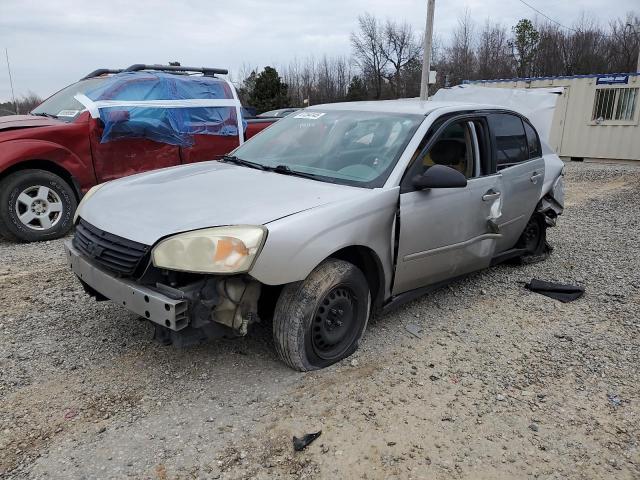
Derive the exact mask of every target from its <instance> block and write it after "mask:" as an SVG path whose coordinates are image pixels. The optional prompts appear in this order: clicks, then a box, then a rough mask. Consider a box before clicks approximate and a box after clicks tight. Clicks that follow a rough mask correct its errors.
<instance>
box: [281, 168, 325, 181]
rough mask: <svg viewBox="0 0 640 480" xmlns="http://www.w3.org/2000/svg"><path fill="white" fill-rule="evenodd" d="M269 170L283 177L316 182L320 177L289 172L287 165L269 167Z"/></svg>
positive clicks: (293, 171)
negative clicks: (288, 176)
mask: <svg viewBox="0 0 640 480" xmlns="http://www.w3.org/2000/svg"><path fill="white" fill-rule="evenodd" d="M269 170H270V171H272V172H276V173H281V174H283V175H292V176H295V177H302V178H310V179H311V180H318V179H319V178H320V175H314V174H313V173H305V172H299V171H298V170H291V167H289V166H288V165H276V166H275V167H269Z"/></svg>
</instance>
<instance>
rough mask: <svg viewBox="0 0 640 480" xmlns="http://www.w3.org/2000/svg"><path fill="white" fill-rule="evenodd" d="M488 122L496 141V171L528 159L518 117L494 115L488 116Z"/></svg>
mask: <svg viewBox="0 0 640 480" xmlns="http://www.w3.org/2000/svg"><path fill="white" fill-rule="evenodd" d="M488 120H489V127H490V128H491V131H492V132H493V135H494V136H495V139H496V152H497V157H496V159H497V167H498V170H500V169H502V168H505V167H510V166H511V165H516V164H517V163H520V162H523V161H525V160H528V159H529V148H528V145H527V136H526V134H525V132H524V126H523V125H522V120H520V117H516V116H515V115H510V114H508V113H496V114H493V115H489V116H488Z"/></svg>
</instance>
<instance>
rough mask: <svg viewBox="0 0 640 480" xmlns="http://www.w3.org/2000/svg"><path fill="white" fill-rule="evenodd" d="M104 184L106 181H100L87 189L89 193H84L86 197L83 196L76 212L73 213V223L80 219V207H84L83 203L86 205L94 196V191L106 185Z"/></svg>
mask: <svg viewBox="0 0 640 480" xmlns="http://www.w3.org/2000/svg"><path fill="white" fill-rule="evenodd" d="M104 185H105V184H104V183H99V184H98V185H94V186H93V187H91V188H90V189H89V190H88V191H87V193H85V194H84V197H82V200H80V203H79V204H78V207H77V208H76V213H75V214H74V215H73V223H76V222H77V221H78V214H79V212H80V207H82V205H84V204H85V203H86V202H87V201H88V200H89V199H90V198H91V197H92V196H93V194H94V193H96V192H97V191H98V190H100V189H101V188H102V187H104Z"/></svg>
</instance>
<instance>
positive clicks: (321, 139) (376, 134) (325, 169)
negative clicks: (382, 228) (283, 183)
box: [233, 109, 424, 188]
mask: <svg viewBox="0 0 640 480" xmlns="http://www.w3.org/2000/svg"><path fill="white" fill-rule="evenodd" d="M422 120H424V117H423V116H421V115H407V114H394V113H382V112H361V111H345V110H334V111H331V110H328V111H321V110H315V109H314V110H302V111H300V112H297V113H293V114H291V115H289V116H288V117H286V118H283V119H282V120H280V121H278V122H277V123H275V124H273V125H272V126H270V127H269V128H267V129H265V130H264V131H263V132H261V133H260V134H259V135H256V136H255V137H253V138H251V139H250V140H249V141H248V142H246V143H245V144H244V145H242V146H241V147H239V148H237V149H236V150H235V151H234V152H233V153H234V155H235V156H236V157H238V158H239V159H242V160H248V161H250V162H253V163H259V164H261V165H264V166H265V167H277V166H284V167H288V169H289V170H290V171H292V172H299V173H304V174H307V175H310V176H311V175H312V176H313V177H314V178H316V179H317V180H320V181H326V182H332V183H341V184H345V185H354V186H361V187H368V188H375V187H381V186H382V185H384V182H385V181H386V179H387V177H388V176H389V174H390V173H391V170H392V169H393V167H394V166H395V164H396V162H397V161H398V158H399V157H400V155H401V154H402V152H403V151H404V149H405V147H406V145H407V143H408V142H409V140H410V139H411V137H412V136H413V134H414V133H415V131H416V129H417V128H418V126H419V125H420V123H421V122H422Z"/></svg>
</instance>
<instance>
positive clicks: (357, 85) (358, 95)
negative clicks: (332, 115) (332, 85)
mask: <svg viewBox="0 0 640 480" xmlns="http://www.w3.org/2000/svg"><path fill="white" fill-rule="evenodd" d="M366 99H367V89H366V87H365V85H364V82H363V81H362V79H361V78H360V77H359V76H358V75H356V76H354V77H353V78H352V79H351V83H349V89H348V90H347V97H346V100H347V102H355V101H358V100H366Z"/></svg>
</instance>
